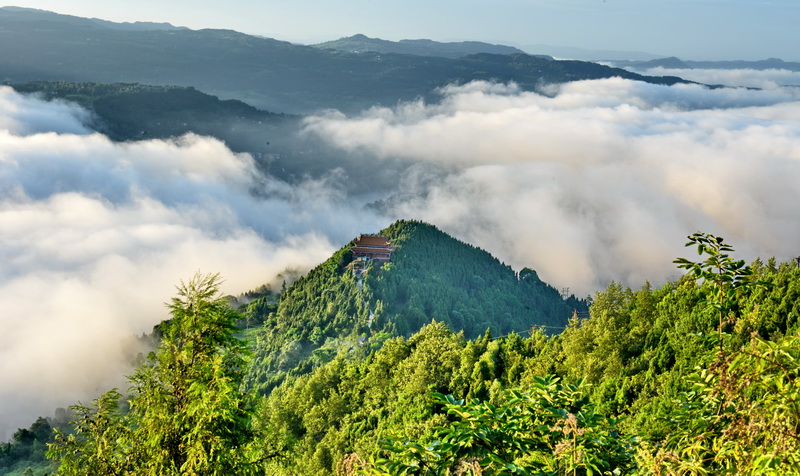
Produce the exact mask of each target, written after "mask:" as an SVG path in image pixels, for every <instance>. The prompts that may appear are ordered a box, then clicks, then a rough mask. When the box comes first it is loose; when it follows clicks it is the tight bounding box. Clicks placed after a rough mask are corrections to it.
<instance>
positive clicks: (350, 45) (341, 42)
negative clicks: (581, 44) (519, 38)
mask: <svg viewBox="0 0 800 476" xmlns="http://www.w3.org/2000/svg"><path fill="white" fill-rule="evenodd" d="M312 46H313V47H315V48H320V49H330V50H338V51H344V52H348V53H365V52H368V51H372V52H376V53H397V54H403V55H417V56H440V57H442V58H460V57H462V56H467V55H471V54H476V53H491V54H497V55H511V54H520V53H521V54H525V52H524V51H522V50H520V49H519V48H514V47H513V46H504V45H493V44H490V43H483V42H480V41H461V42H450V43H443V42H439V41H433V40H424V39H423V40H400V41H388V40H382V39H380V38H369V37H367V36H365V35H361V34H359V35H353V36H349V37H347V38H339V39H338V40H334V41H327V42H325V43H319V44H316V45H312Z"/></svg>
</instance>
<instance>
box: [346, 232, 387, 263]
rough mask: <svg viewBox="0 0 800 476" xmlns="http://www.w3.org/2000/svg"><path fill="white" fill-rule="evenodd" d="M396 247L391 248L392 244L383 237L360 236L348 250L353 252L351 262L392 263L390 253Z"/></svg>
mask: <svg viewBox="0 0 800 476" xmlns="http://www.w3.org/2000/svg"><path fill="white" fill-rule="evenodd" d="M395 250H397V247H395V246H392V242H391V241H389V240H388V239H386V237H385V236H383V235H361V236H359V237H358V240H356V244H355V245H353V247H352V248H351V249H350V251H352V252H353V260H360V261H369V260H371V259H375V260H378V261H380V262H381V263H389V262H391V261H392V253H394V252H395Z"/></svg>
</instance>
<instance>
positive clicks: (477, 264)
mask: <svg viewBox="0 0 800 476" xmlns="http://www.w3.org/2000/svg"><path fill="white" fill-rule="evenodd" d="M380 234H381V235H385V236H386V237H387V238H388V239H389V240H391V241H392V243H393V245H394V246H396V247H397V251H396V252H395V253H394V256H393V259H392V262H391V263H386V264H381V263H379V262H373V263H372V264H371V265H370V267H369V268H368V269H367V270H366V272H365V273H364V274H363V276H359V277H356V276H355V275H354V273H353V272H351V270H350V269H349V268H348V265H349V264H350V263H351V261H352V253H351V251H350V247H351V246H352V244H353V242H351V243H350V244H348V245H346V246H344V247H343V248H342V249H340V250H339V251H337V252H336V253H334V254H333V256H332V257H331V258H330V259H328V260H327V261H326V262H325V263H323V264H321V265H320V266H318V267H317V268H315V269H313V270H311V271H310V272H309V273H308V274H307V275H306V276H304V277H302V278H300V279H299V280H298V281H296V282H295V283H293V284H292V285H291V286H290V287H289V288H288V289H287V290H286V291H285V292H284V293H283V294H282V295H281V299H280V303H279V304H278V306H277V308H273V307H270V306H268V305H265V301H268V300H269V299H270V298H269V297H268V296H265V297H264V298H260V299H256V300H254V301H252V302H251V303H250V304H249V305H248V306H247V308H246V309H245V312H244V313H245V316H246V317H247V319H248V320H249V321H251V322H253V321H255V322H258V321H263V322H264V326H263V328H262V330H261V331H260V332H259V333H258V335H257V336H256V342H257V343H256V347H255V358H254V365H253V366H252V367H251V372H250V376H249V377H248V383H249V384H250V385H252V386H254V387H255V388H257V389H259V390H260V391H262V392H266V391H268V390H269V389H270V388H272V386H273V385H274V384H275V383H276V382H279V381H280V380H282V379H283V378H285V377H286V375H287V374H295V373H305V372H307V371H308V370H309V369H311V368H313V367H314V366H316V365H319V364H320V363H323V362H326V361H328V360H330V359H331V358H333V356H334V355H336V353H337V352H338V351H339V350H341V349H342V348H350V347H352V346H354V345H359V346H366V347H367V348H377V347H380V344H381V342H382V341H383V340H385V339H386V338H388V337H391V336H406V337H407V336H409V335H411V334H412V333H414V332H416V331H418V330H419V329H420V328H421V327H422V326H423V325H425V324H427V323H430V322H431V320H432V319H434V320H437V321H439V322H442V323H444V324H445V325H447V326H449V328H451V329H454V330H458V331H463V333H464V335H465V336H467V337H476V336H478V335H480V334H482V333H483V332H485V331H486V330H487V329H491V331H492V332H494V333H495V334H496V335H500V334H506V333H509V332H512V331H517V332H521V331H526V330H529V329H530V328H531V327H534V326H544V327H545V328H546V329H548V331H549V332H551V333H553V332H558V331H560V330H562V329H563V328H564V327H566V325H567V321H568V319H569V316H571V315H572V314H573V313H574V312H575V311H580V312H583V311H585V310H586V303H585V302H583V301H581V300H578V299H576V298H575V297H569V298H568V299H566V300H565V299H562V297H561V295H560V294H559V292H558V291H557V290H556V289H555V288H553V287H552V286H549V285H547V284H545V283H544V282H542V281H541V280H540V279H539V278H538V276H537V274H536V272H535V271H533V270H530V269H523V270H522V271H521V272H520V273H519V274H517V273H516V272H514V270H512V269H511V267H509V266H507V265H505V264H503V263H501V262H500V261H499V260H497V259H496V258H494V257H493V256H491V255H490V254H489V253H487V252H485V251H483V250H481V249H479V248H476V247H474V246H471V245H468V244H466V243H463V242H461V241H458V240H456V239H455V238H453V237H451V236H449V235H447V234H445V233H443V232H441V231H440V230H438V229H437V228H436V227H434V226H432V225H429V224H426V223H422V222H417V221H403V220H401V221H398V222H396V223H394V224H393V225H391V226H389V227H388V228H386V229H384V230H381V231H380ZM354 241H355V240H354Z"/></svg>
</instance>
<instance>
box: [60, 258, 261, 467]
mask: <svg viewBox="0 0 800 476" xmlns="http://www.w3.org/2000/svg"><path fill="white" fill-rule="evenodd" d="M219 284H220V277H219V275H217V274H197V275H196V276H195V277H194V278H193V279H192V280H191V281H189V282H188V283H181V285H180V286H179V287H178V295H177V296H176V297H175V298H173V299H172V301H171V302H170V304H169V305H168V307H169V309H170V313H171V315H172V319H171V320H170V321H168V322H167V323H165V325H164V326H163V329H164V335H163V339H162V342H161V345H160V347H159V349H158V350H157V351H156V352H154V353H151V354H150V356H149V357H148V361H147V362H146V363H145V364H143V365H142V366H140V367H139V368H138V369H137V370H136V372H135V373H134V374H133V376H131V377H130V380H131V382H132V384H133V388H132V392H131V397H130V400H129V403H130V412H129V413H128V414H127V415H124V416H123V415H122V414H121V413H120V411H119V400H120V398H121V395H120V394H119V392H117V391H116V390H112V391H110V392H108V393H106V394H105V395H103V396H102V397H100V398H99V399H98V400H95V401H94V402H93V403H92V404H91V405H90V406H81V405H78V406H75V407H73V409H74V410H75V411H76V413H77V419H76V420H75V421H74V425H75V427H76V434H74V435H69V436H65V435H59V436H58V438H57V440H56V442H55V443H53V444H51V446H50V449H49V451H48V456H49V457H50V458H52V459H58V460H60V461H61V467H60V468H59V471H58V474H64V475H78V474H157V475H177V474H192V475H228V474H237V475H249V474H260V473H262V472H263V471H262V470H261V467H262V465H261V464H260V463H259V462H258V461H256V460H257V459H259V456H258V454H257V451H256V448H255V441H256V437H257V436H258V435H257V433H256V431H255V430H254V426H253V417H254V414H255V398H254V397H252V396H250V395H249V394H246V393H243V392H242V391H241V390H240V388H241V382H242V378H243V375H244V371H245V366H246V363H247V360H246V357H247V355H246V349H245V344H244V342H243V341H241V340H239V339H238V338H236V336H235V335H234V330H235V327H234V323H235V322H236V319H237V318H238V317H239V316H238V314H237V313H236V312H235V311H234V310H232V309H231V308H230V307H229V306H228V302H227V299H226V298H225V297H224V296H222V295H221V293H220V291H219Z"/></svg>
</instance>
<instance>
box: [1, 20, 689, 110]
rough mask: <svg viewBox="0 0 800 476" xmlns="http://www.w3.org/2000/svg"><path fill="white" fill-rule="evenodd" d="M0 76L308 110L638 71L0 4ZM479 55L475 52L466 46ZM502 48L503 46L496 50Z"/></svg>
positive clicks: (424, 44) (648, 79) (530, 86)
mask: <svg viewBox="0 0 800 476" xmlns="http://www.w3.org/2000/svg"><path fill="white" fill-rule="evenodd" d="M0 44H1V45H3V46H2V48H0V81H1V82H4V83H20V82H27V81H69V82H82V81H88V82H106V83H117V82H123V83H141V84H148V85H172V86H193V87H195V88H197V89H198V90H200V91H203V92H206V93H209V94H213V95H215V96H218V97H220V98H222V99H239V100H242V101H245V102H247V103H248V104H251V105H253V106H256V107H258V108H260V109H266V110H270V111H276V112H286V113H309V112H314V111H318V110H321V109H328V108H336V109H339V110H342V111H345V112H357V111H360V110H363V109H364V108H367V107H371V106H373V105H376V104H380V105H389V106H391V105H395V104H397V102H398V101H408V100H414V99H415V98H419V97H425V98H430V99H432V100H433V99H436V98H437V96H436V95H435V94H433V92H434V91H435V90H436V89H437V88H439V87H441V86H445V85H447V84H452V83H457V84H459V83H461V84H463V83H466V82H469V81H473V80H487V81H499V82H508V81H514V82H516V83H517V84H518V85H519V86H520V87H521V88H523V89H525V90H536V89H537V88H539V87H541V86H542V85H543V84H551V83H561V82H566V81H574V80H581V79H598V78H608V77H613V76H620V77H624V78H630V79H634V80H640V81H646V82H651V83H659V84H674V83H677V82H683V80H682V79H680V78H676V77H647V76H642V75H639V74H635V73H631V72H628V71H625V70H622V69H617V68H611V67H608V66H603V65H599V64H595V63H589V62H583V61H555V60H552V59H550V58H548V57H540V56H531V55H527V54H523V53H513V54H496V53H491V52H478V53H476V54H468V55H467V56H462V57H457V58H452V57H442V56H438V57H436V56H430V54H432V53H431V52H433V51H440V53H439V54H444V53H441V51H442V50H448V49H449V50H450V51H451V53H448V54H451V55H452V54H453V53H452V51H453V50H457V49H459V48H461V49H462V51H465V52H467V51H471V50H470V49H471V48H472V49H474V48H478V46H480V48H488V47H489V46H491V47H492V48H502V47H495V46H493V45H488V46H486V45H481V44H473V43H467V44H461V45H460V46H454V45H452V44H435V43H434V42H430V43H428V42H426V41H425V40H420V41H417V42H411V43H407V44H405V45H404V46H406V47H408V46H415V47H416V48H418V50H419V49H422V50H426V51H428V52H429V54H428V55H411V54H398V53H380V52H368V53H358V54H356V53H352V52H343V51H340V50H335V49H322V48H320V47H311V46H301V45H295V44H291V43H288V42H284V41H278V40H273V39H269V38H262V37H256V36H251V35H245V34H242V33H238V32H235V31H231V30H190V29H186V28H178V27H173V26H171V25H166V24H152V23H126V24H118V23H112V22H106V21H102V20H96V19H85V18H79V17H74V16H68V15H59V14H55V13H52V12H46V11H41V10H33V9H25V8H18V7H4V8H0ZM475 51H478V50H475ZM502 51H510V50H505V49H502Z"/></svg>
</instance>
